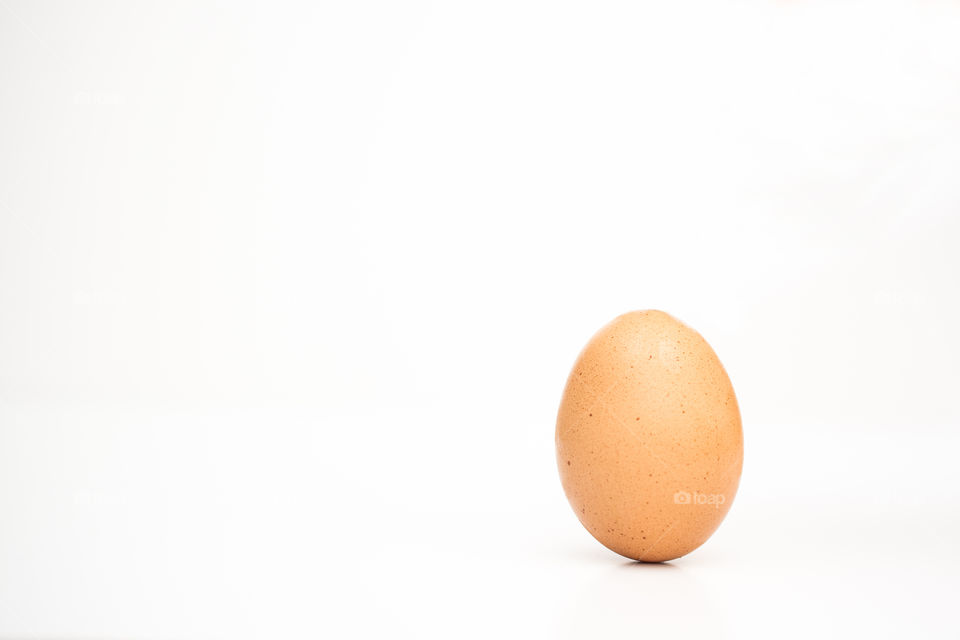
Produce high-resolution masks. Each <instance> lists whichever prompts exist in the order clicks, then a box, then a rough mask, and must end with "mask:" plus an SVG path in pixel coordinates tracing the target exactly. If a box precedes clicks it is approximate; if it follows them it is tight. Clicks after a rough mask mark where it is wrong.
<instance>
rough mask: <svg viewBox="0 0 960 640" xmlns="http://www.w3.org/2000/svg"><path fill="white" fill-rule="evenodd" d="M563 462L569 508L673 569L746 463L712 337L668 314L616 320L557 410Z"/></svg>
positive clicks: (598, 531) (726, 503) (722, 512)
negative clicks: (669, 562) (672, 563)
mask: <svg viewBox="0 0 960 640" xmlns="http://www.w3.org/2000/svg"><path fill="white" fill-rule="evenodd" d="M556 447H557V465H558V467H559V470H560V481H561V483H562V484H563V490H564V492H565V493H566V496H567V499H568V501H569V502H570V506H571V507H573V511H574V513H575V514H576V515H577V518H579V519H580V522H581V523H582V524H583V526H584V527H585V528H586V529H587V531H589V532H590V534H591V535H593V537H594V538H596V539H597V540H598V541H599V542H600V543H602V544H603V545H604V546H606V547H607V548H609V549H611V550H612V551H615V552H616V553H619V554H620V555H622V556H626V557H627V558H632V559H634V560H640V561H643V562H664V561H667V560H672V559H675V558H679V557H680V556H683V555H686V554H688V553H690V552H691V551H693V550H694V549H696V548H697V547H699V546H700V545H702V544H703V543H704V542H706V540H707V538H709V537H710V536H711V535H712V534H713V532H714V531H716V529H717V527H719V526H720V523H721V522H722V521H723V519H724V517H725V516H726V514H727V511H729V510H730V506H731V504H732V503H733V498H734V496H735V495H736V492H737V487H738V486H739V483H740V473H741V469H742V465H743V431H742V427H741V423H740V409H739V407H738V405H737V399H736V396H735V395H734V392H733V386H732V385H731V384H730V378H729V377H728V376H727V372H726V371H725V370H724V368H723V365H722V364H721V363H720V360H719V359H718V358H717V355H716V354H715V353H714V351H713V349H712V348H710V345H709V344H707V341H706V340H704V339H703V337H702V336H701V335H700V334H699V333H697V332H696V331H694V330H693V329H691V328H690V327H688V326H687V325H685V324H684V323H683V322H681V321H680V320H677V319H676V318H674V317H673V316H671V315H669V314H667V313H664V312H662V311H652V310H651V311H634V312H631V313H626V314H624V315H621V316H619V317H617V318H615V319H614V320H613V321H612V322H610V323H609V324H608V325H606V326H605V327H603V328H602V329H600V330H599V331H598V332H597V333H596V334H595V335H594V336H593V337H592V338H591V339H590V341H589V342H588V343H587V345H586V347H584V349H583V351H582V352H581V353H580V355H579V357H578V358H577V361H576V363H575V364H574V366H573V371H571V372H570V376H569V378H568V379H567V384H566V388H565V389H564V392H563V397H562V399H561V401H560V410H559V413H558V416H557V430H556Z"/></svg>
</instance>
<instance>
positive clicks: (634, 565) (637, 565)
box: [620, 560, 681, 571]
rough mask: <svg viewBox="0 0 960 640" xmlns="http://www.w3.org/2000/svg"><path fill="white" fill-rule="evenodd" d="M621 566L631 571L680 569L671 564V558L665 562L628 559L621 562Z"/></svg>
mask: <svg viewBox="0 0 960 640" xmlns="http://www.w3.org/2000/svg"><path fill="white" fill-rule="evenodd" d="M620 566H621V567H622V568H624V569H629V570H631V571H680V570H681V569H680V567H678V566H677V565H675V564H671V561H670V560H666V561H664V562H644V561H643V560H628V561H626V562H621V563H620Z"/></svg>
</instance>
